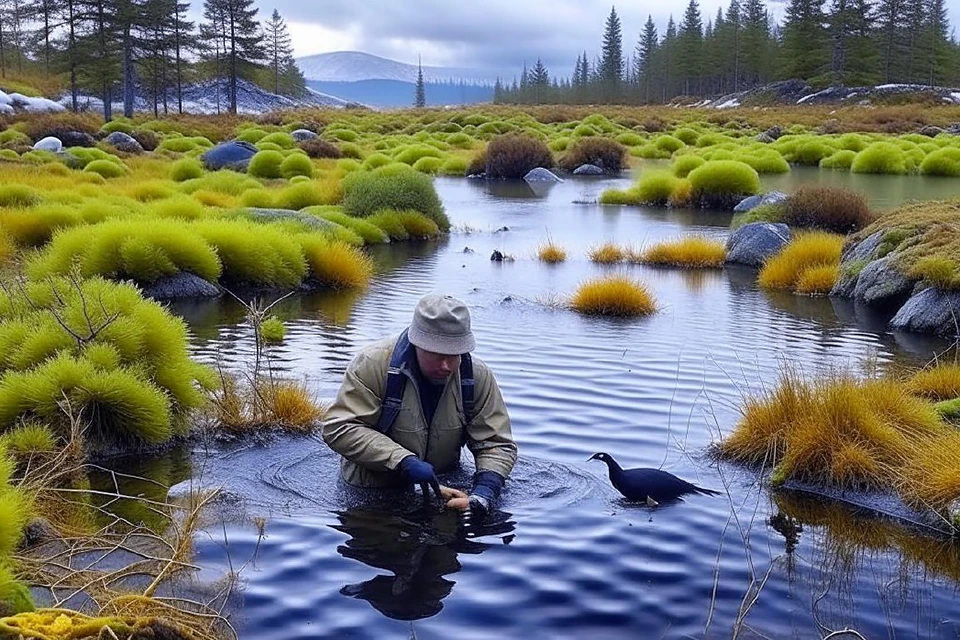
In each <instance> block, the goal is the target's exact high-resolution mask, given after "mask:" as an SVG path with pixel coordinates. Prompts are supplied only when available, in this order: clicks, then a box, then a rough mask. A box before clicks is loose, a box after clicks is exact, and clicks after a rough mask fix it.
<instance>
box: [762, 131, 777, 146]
mask: <svg viewBox="0 0 960 640" xmlns="http://www.w3.org/2000/svg"><path fill="white" fill-rule="evenodd" d="M776 141H777V139H776V138H774V137H772V136H770V135H769V134H768V133H767V132H766V131H764V132H763V133H761V134H760V135H758V136H757V142H762V143H763V144H773V143H774V142H776Z"/></svg>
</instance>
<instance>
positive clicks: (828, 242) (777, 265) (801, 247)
mask: <svg viewBox="0 0 960 640" xmlns="http://www.w3.org/2000/svg"><path fill="white" fill-rule="evenodd" d="M842 250H843V236H838V235H834V234H830V233H825V232H822V231H811V232H807V233H803V234H799V235H797V236H796V237H795V238H794V239H793V240H791V241H790V243H789V244H787V246H786V247H784V248H783V249H782V250H781V251H780V252H779V253H778V254H776V255H775V256H773V257H772V258H770V259H769V260H768V261H767V262H766V264H764V265H763V268H762V269H761V270H760V275H759V276H758V280H757V281H758V282H759V284H760V286H761V287H765V288H768V289H788V290H792V291H796V292H799V291H798V289H797V288H798V284H799V283H801V282H804V285H805V286H806V287H807V288H808V290H807V291H805V292H804V293H811V294H812V293H825V292H829V289H830V288H832V287H833V282H830V283H829V285H830V286H829V288H826V287H825V286H824V285H826V284H827V282H825V276H827V275H828V274H829V273H832V274H833V276H834V278H835V276H836V274H837V271H836V269H835V268H836V267H839V265H840V254H841V251H842ZM825 268H834V270H833V271H832V272H831V271H827V270H826V269H825ZM808 271H809V272H812V273H810V274H809V275H806V274H807V272H808ZM805 276H806V280H804V278H805ZM815 283H816V284H818V285H819V286H817V287H815V290H809V289H810V288H811V287H812V285H813V284H815Z"/></svg>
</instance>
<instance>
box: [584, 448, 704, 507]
mask: <svg viewBox="0 0 960 640" xmlns="http://www.w3.org/2000/svg"><path fill="white" fill-rule="evenodd" d="M590 460H601V461H603V462H606V463H607V469H608V470H609V471H610V484H612V485H613V487H614V488H615V489H616V490H617V491H619V492H620V493H622V494H623V496H624V497H625V498H626V499H627V500H636V501H640V502H646V503H647V505H648V506H651V507H655V506H657V505H658V504H659V503H661V502H669V501H671V500H677V499H679V498H680V497H681V496H684V495H686V494H688V493H699V494H702V495H705V496H716V495H720V492H719V491H714V490H713V489H704V488H703V487H698V486H697V485H695V484H691V483H689V482H687V481H686V480H681V479H680V478H678V477H677V476H675V475H673V474H672V473H667V472H666V471H661V470H660V469H621V468H620V465H619V464H617V461H616V460H614V459H613V456H611V455H610V454H609V453H595V454H593V455H592V456H590V458H588V459H587V462H589V461H590Z"/></svg>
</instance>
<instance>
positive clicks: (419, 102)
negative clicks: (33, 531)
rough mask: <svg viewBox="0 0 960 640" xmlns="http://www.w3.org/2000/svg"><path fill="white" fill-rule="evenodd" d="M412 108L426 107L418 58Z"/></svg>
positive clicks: (425, 95)
mask: <svg viewBox="0 0 960 640" xmlns="http://www.w3.org/2000/svg"><path fill="white" fill-rule="evenodd" d="M524 71H526V70H524ZM413 106H415V107H416V108H417V109H423V108H424V107H425V106H427V87H426V85H425V84H424V82H423V65H422V64H421V63H420V59H419V58H418V59H417V86H416V87H415V88H414V91H413Z"/></svg>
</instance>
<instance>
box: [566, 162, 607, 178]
mask: <svg viewBox="0 0 960 640" xmlns="http://www.w3.org/2000/svg"><path fill="white" fill-rule="evenodd" d="M604 173H605V172H604V170H603V169H601V168H600V167H598V166H597V165H595V164H582V165H580V166H579V167H577V168H576V169H574V170H573V175H575V176H602V175H603V174H604Z"/></svg>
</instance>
